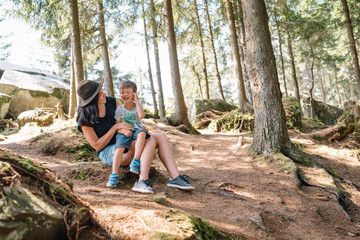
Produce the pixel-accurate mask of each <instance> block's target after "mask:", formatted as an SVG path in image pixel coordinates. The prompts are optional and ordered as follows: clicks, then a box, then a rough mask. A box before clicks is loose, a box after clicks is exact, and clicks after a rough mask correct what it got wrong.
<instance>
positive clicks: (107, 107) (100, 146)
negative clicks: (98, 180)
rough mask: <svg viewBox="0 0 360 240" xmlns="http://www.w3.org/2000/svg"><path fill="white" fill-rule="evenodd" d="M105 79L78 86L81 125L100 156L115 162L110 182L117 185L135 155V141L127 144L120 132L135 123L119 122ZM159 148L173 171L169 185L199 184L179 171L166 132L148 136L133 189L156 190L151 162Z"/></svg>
mask: <svg viewBox="0 0 360 240" xmlns="http://www.w3.org/2000/svg"><path fill="white" fill-rule="evenodd" d="M103 83H104V80H103V79H98V80H96V81H90V80H83V81H81V82H80V84H79V87H78V89H77V94H78V96H79V105H78V108H77V113H78V116H77V123H78V129H79V130H80V131H81V132H83V133H84V136H85V138H86V140H87V141H88V142H89V144H90V145H91V146H92V147H93V148H94V149H95V150H96V152H97V154H98V156H99V158H100V160H101V161H102V162H104V163H106V164H107V165H110V166H112V174H111V175H110V177H109V180H108V183H107V186H110V187H116V184H117V181H118V179H119V175H118V171H119V167H120V166H128V165H129V164H130V162H131V160H132V159H133V155H134V141H132V142H131V144H130V146H124V145H122V144H121V143H119V142H118V141H117V138H116V136H117V135H119V134H117V132H119V133H124V132H126V131H128V130H129V129H132V126H131V125H130V124H127V123H115V118H114V117H115V110H116V100H115V98H113V97H107V96H106V94H105V93H104V92H103V91H102V89H101V88H102V85H103ZM155 148H158V151H159V157H160V160H161V162H162V163H163V164H164V166H165V168H166V169H167V171H168V172H169V174H170V179H169V181H168V184H167V186H169V187H175V188H178V189H181V190H188V191H191V190H194V189H195V188H194V187H193V186H192V185H191V184H190V183H189V182H188V181H187V180H186V179H185V178H184V175H180V174H179V170H178V168H177V166H176V163H175V160H174V157H173V155H172V152H171V148H170V143H169V141H168V139H167V137H166V135H165V134H163V133H154V134H152V135H151V137H150V138H149V139H147V140H146V142H145V146H144V150H143V153H142V155H141V157H140V162H141V164H140V174H139V180H138V181H137V182H136V183H135V184H134V187H133V188H132V190H133V191H136V192H141V193H154V191H153V189H152V184H151V181H150V179H149V170H150V165H151V163H152V161H153V157H154V153H155Z"/></svg>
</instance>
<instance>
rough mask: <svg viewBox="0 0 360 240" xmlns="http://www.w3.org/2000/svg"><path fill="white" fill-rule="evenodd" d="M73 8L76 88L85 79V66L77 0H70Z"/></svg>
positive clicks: (72, 24)
mask: <svg viewBox="0 0 360 240" xmlns="http://www.w3.org/2000/svg"><path fill="white" fill-rule="evenodd" d="M70 10H71V45H72V46H73V49H74V72H75V83H76V88H77V86H78V84H79V83H80V82H81V81H82V80H84V67H83V61H82V53H81V40H80V26H79V10H78V2H77V0H70Z"/></svg>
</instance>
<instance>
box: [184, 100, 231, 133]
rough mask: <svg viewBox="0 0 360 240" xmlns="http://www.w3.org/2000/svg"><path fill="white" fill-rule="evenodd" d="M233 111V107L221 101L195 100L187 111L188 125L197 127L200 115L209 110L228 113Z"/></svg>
mask: <svg viewBox="0 0 360 240" xmlns="http://www.w3.org/2000/svg"><path fill="white" fill-rule="evenodd" d="M234 109H235V106H234V105H231V104H230V103H227V102H225V101H223V100H221V99H209V100H208V99H204V100H199V99H196V100H194V101H193V102H192V103H191V105H190V107H189V109H188V118H189V121H190V123H191V124H192V125H194V126H195V127H196V126H197V125H198V122H199V121H201V118H200V117H201V116H198V115H199V114H201V113H204V112H206V111H210V110H215V111H220V112H230V111H232V110H234Z"/></svg>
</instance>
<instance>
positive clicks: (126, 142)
mask: <svg viewBox="0 0 360 240" xmlns="http://www.w3.org/2000/svg"><path fill="white" fill-rule="evenodd" d="M131 131H132V132H133V135H131V136H130V137H127V136H125V135H124V134H122V133H116V143H115V144H112V145H108V146H106V147H105V148H103V149H102V150H101V151H100V152H99V153H98V156H99V158H100V160H101V161H102V162H103V163H105V164H106V165H110V166H112V163H113V158H114V153H115V150H116V149H117V148H119V147H125V150H124V153H126V152H128V151H129V148H130V143H131V141H132V140H136V139H137V137H138V134H139V133H140V132H145V133H146V137H145V139H148V138H149V137H150V134H149V132H148V131H146V130H145V129H142V128H140V129H133V130H131Z"/></svg>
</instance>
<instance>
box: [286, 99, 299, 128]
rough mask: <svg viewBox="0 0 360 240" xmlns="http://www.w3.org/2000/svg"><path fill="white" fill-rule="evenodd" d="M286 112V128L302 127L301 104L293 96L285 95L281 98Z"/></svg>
mask: <svg viewBox="0 0 360 240" xmlns="http://www.w3.org/2000/svg"><path fill="white" fill-rule="evenodd" d="M282 102H283V104H284V110H285V114H286V125H287V128H288V129H299V128H302V121H301V106H300V103H299V101H298V100H297V99H296V98H294V97H285V98H283V99H282Z"/></svg>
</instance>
